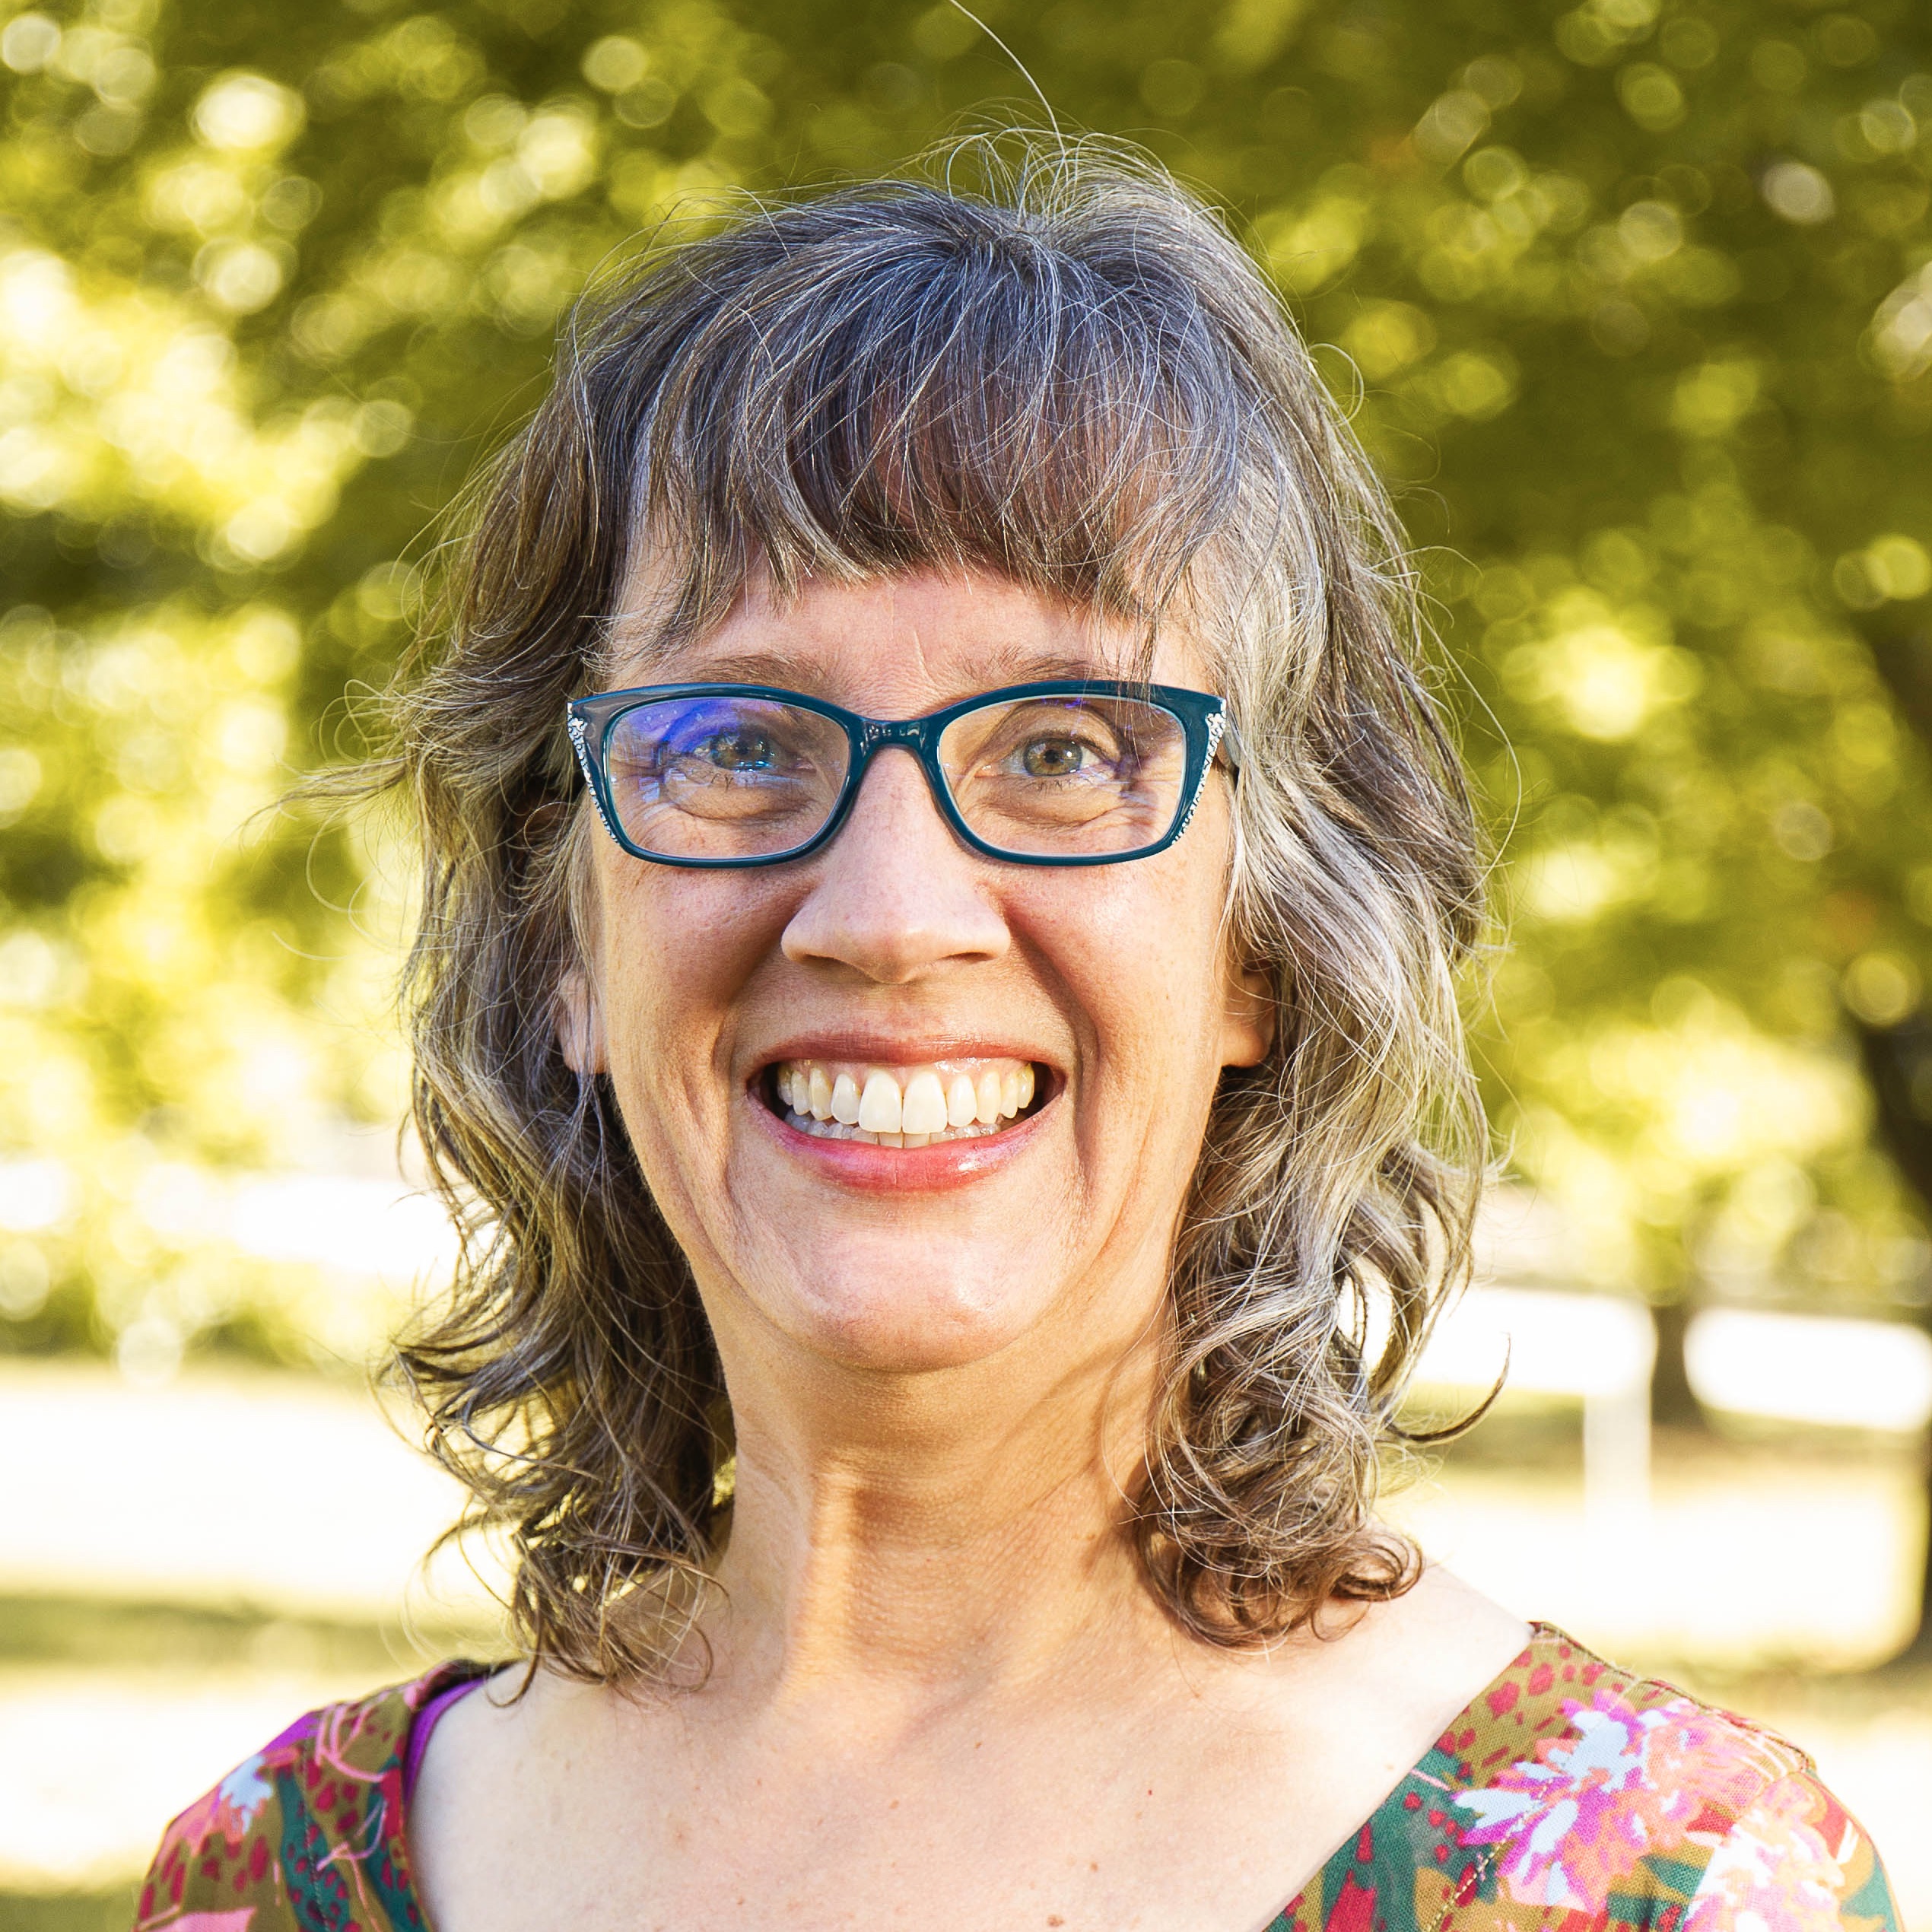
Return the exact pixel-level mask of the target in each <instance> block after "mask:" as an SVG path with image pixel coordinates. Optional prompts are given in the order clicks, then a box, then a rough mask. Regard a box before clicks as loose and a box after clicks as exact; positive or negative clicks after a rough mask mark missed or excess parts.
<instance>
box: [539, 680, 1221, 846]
mask: <svg viewBox="0 0 1932 1932" xmlns="http://www.w3.org/2000/svg"><path fill="white" fill-rule="evenodd" d="M679 697H762V698H768V699H771V701H774V703H777V704H790V705H795V706H796V707H798V708H799V710H805V711H812V712H815V713H817V714H818V716H819V717H822V718H828V719H830V720H831V721H832V723H834V724H836V725H837V726H840V728H841V729H843V730H844V732H845V737H846V742H847V745H848V747H849V748H850V762H849V764H847V767H846V773H845V782H844V785H843V786H842V787H841V788H840V792H839V795H838V798H837V802H835V803H834V806H833V807H832V809H831V812H830V814H829V815H828V816H827V818H826V820H825V824H824V825H821V827H820V828H819V829H818V831H816V832H815V833H814V834H812V837H810V838H809V839H807V840H806V841H805V842H804V844H802V845H794V846H792V847H790V848H789V849H787V850H785V851H783V852H764V853H757V854H755V855H754V856H751V857H748V858H742V859H678V858H673V857H672V856H669V854H667V853H662V852H652V851H649V850H646V848H645V847H643V846H640V845H639V844H637V843H636V842H635V841H634V840H632V839H631V838H629V837H627V836H626V835H625V833H624V828H623V827H622V825H621V824H620V823H619V821H618V815H617V811H616V807H615V803H614V802H613V800H612V797H611V793H610V781H609V776H608V774H607V772H606V771H605V748H606V747H607V746H608V745H609V742H610V736H611V732H612V730H613V729H615V726H616V724H617V723H618V720H619V719H620V718H621V717H623V716H624V713H626V712H627V711H631V710H636V709H637V708H638V707H640V706H642V705H645V704H656V703H659V702H660V701H663V700H665V699H667V698H679ZM1028 697H1121V698H1130V699H1135V700H1138V701H1140V702H1142V703H1145V704H1156V705H1158V706H1159V707H1161V710H1165V711H1167V712H1169V713H1171V714H1172V715H1173V716H1174V717H1177V718H1178V719H1179V720H1180V723H1181V728H1182V729H1183V730H1184V732H1185V733H1186V735H1187V766H1186V769H1185V771H1184V774H1183V775H1182V779H1181V786H1180V803H1179V805H1178V806H1177V809H1176V810H1175V812H1174V823H1173V824H1172V825H1170V826H1169V827H1168V830H1167V831H1166V832H1165V834H1164V835H1163V836H1162V837H1160V838H1158V839H1157V840H1155V841H1154V843H1153V844H1151V845H1137V846H1135V847H1133V848H1132V849H1131V850H1128V851H1126V852H1087V853H1072V854H1069V856H1066V857H1064V858H1060V857H1057V856H1053V854H1051V853H1040V852H1009V851H1008V850H1006V848H1005V847H1003V846H997V845H993V844H988V842H987V840H984V839H983V838H981V837H980V836H979V835H978V834H977V833H976V832H975V831H974V830H973V828H971V826H970V825H968V824H967V822H966V821H965V819H964V818H963V817H962V816H961V814H960V811H959V808H958V806H956V805H955V803H954V802H953V797H952V789H951V787H950V786H949V785H948V784H947V783H946V777H945V771H943V770H942V768H941V767H940V764H939V739H940V736H941V734H942V732H944V731H945V729H946V727H947V726H949V725H950V724H951V723H952V722H953V721H954V720H955V719H957V718H961V717H964V716H965V715H966V714H967V713H968V712H969V711H977V710H981V709H982V708H983V707H985V706H987V705H988V704H998V703H999V702H1001V701H1004V700H1008V699H1020V698H1028ZM568 718H569V730H570V744H571V746H572V748H574V750H575V752H576V753H577V764H578V766H579V767H580V770H581V771H582V772H583V779H584V783H585V784H586V786H589V791H590V797H591V802H592V803H593V805H594V806H596V812H597V816H598V818H599V819H600V820H602V823H603V827H604V829H605V831H607V832H608V833H609V834H610V835H611V837H612V839H614V840H615V841H616V842H617V844H618V846H620V847H621V848H622V849H623V850H624V851H626V852H628V853H629V854H630V855H631V857H632V858H634V859H642V860H645V861H647V863H650V864H651V865H654V866H680V867H682V868H685V869H688V870H691V871H694V872H735V871H739V870H741V869H744V868H745V867H747V866H777V865H783V864H786V863H788V862H789V861H790V860H794V859H806V858H809V857H810V856H812V853H815V852H817V851H818V850H821V848H822V847H825V846H826V845H828V844H830V843H831V840H833V839H834V838H835V837H837V835H838V832H839V828H840V827H841V826H842V825H844V823H845V821H846V819H847V817H848V816H850V813H851V810H852V802H853V799H856V797H857V796H859V787H860V786H861V785H862V784H863V783H864V782H865V777H866V771H867V770H868V768H869V767H870V765H871V764H872V760H873V759H874V758H876V757H877V756H878V755H879V753H880V752H883V751H885V750H887V749H888V748H890V747H892V746H895V745H896V746H898V747H899V748H901V749H902V750H904V751H907V752H911V753H912V755H914V758H917V760H918V761H919V764H920V769H921V770H922V771H923V772H924V773H925V774H926V786H927V789H928V790H929V791H930V792H931V793H932V794H933V802H934V803H935V804H936V805H937V806H939V811H940V814H941V815H942V817H943V818H945V821H946V823H947V824H948V825H950V826H951V827H952V829H953V831H954V832H955V834H957V835H958V837H959V838H960V840H961V841H962V842H963V843H964V844H966V845H967V846H968V847H971V850H974V851H975V852H977V853H980V854H981V855H982V856H984V857H986V858H988V859H996V860H999V861H1000V862H1001V863H1003V864H1005V865H1012V866H1117V865H1120V864H1121V863H1123V862H1125V861H1126V860H1130V859H1151V858H1152V857H1153V856H1154V855H1155V853H1158V852H1165V850H1167V849H1168V847H1169V846H1171V844H1174V841H1175V840H1177V838H1179V837H1180V835H1181V834H1182V833H1183V832H1184V831H1187V827H1188V825H1189V823H1190V821H1191V820H1192V819H1193V816H1194V812H1195V809H1196V807H1197V806H1199V805H1200V802H1201V793H1202V791H1203V789H1204V788H1205V786H1206V783H1207V774H1208V772H1209V768H1210V767H1212V764H1213V763H1214V761H1215V755H1216V754H1217V753H1219V752H1223V751H1225V753H1226V755H1227V763H1228V771H1229V773H1230V774H1231V775H1233V776H1238V775H1239V774H1240V771H1241V764H1240V759H1239V753H1238V748H1237V741H1236V739H1235V729H1234V726H1233V724H1232V723H1231V721H1230V720H1229V718H1228V713H1227V707H1225V705H1224V704H1222V701H1221V700H1220V699H1219V698H1218V697H1211V696H1210V695H1209V694H1208V693H1206V691H1186V690H1183V689H1181V688H1179V687H1178V686H1176V685H1149V684H1137V683H1126V682H1120V681H1119V680H1117V679H1114V678H1045V679H1043V680H1041V681H1040V682H1035V683H1033V684H1024V685H1001V686H999V688H997V689H996V690H993V691H980V692H979V693H978V694H977V695H975V696H974V697H968V698H964V699H962V700H961V701H960V702H959V703H958V704H949V705H948V706H947V707H945V710H942V711H930V712H928V713H926V716H925V717H923V718H899V719H894V718H868V717H863V716H861V715H860V713H858V712H856V711H848V710H846V709H845V708H844V706H842V705H838V704H828V703H827V702H826V701H825V699H823V698H821V697H807V696H806V694H804V693H803V692H802V691H783V690H780V688H778V687H777V686H776V685H738V684H681V685H639V686H637V687H636V688H634V689H631V690H629V691H599V692H597V693H596V694H594V695H593V696H591V697H574V698H572V699H571V700H570V707H569V713H568Z"/></svg>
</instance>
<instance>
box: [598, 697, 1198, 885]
mask: <svg viewBox="0 0 1932 1932" xmlns="http://www.w3.org/2000/svg"><path fill="white" fill-rule="evenodd" d="M850 764H851V747H850V742H849V741H848V739H847V736H846V734H845V732H844V728H843V727H842V726H840V725H839V724H838V723H837V722H835V721H834V720H832V719H831V718H828V717H823V716H821V714H820V713H818V712H816V711H809V710H805V709H803V708H802V707H800V706H797V705H793V704H785V703H784V702H783V701H781V700H779V699H775V698H767V697H737V696H731V695H727V694H718V693H707V694H704V695H701V696H693V697H669V698H659V699H656V700H653V701H650V702H649V703H647V704H639V705H637V706H635V707H633V708H632V709H631V710H628V711H625V712H624V713H621V715H620V717H618V720H617V721H616V723H615V725H614V726H612V729H611V732H610V735H609V738H608V739H607V740H606V742H605V750H604V765H605V775H606V777H607V780H608V782H609V788H610V794H611V801H612V807H613V809H615V812H616V815H617V818H618V824H619V825H621V828H622V829H623V831H624V835H625V837H628V839H629V840H631V843H632V844H634V845H635V846H637V847H639V848H640V850H643V851H646V852H649V853H654V854H656V855H657V856H659V857H662V858H665V859H669V860H694V859H695V860H705V859H710V860H733V859H736V860H743V859H764V858H776V857H779V856H783V854H784V853H787V852H792V851H796V850H797V849H798V848H799V847H801V846H803V845H806V844H809V843H810V841H811V840H812V839H813V838H814V837H816V836H817V834H818V833H819V832H821V831H823V830H824V828H825V824H826V821H828V819H829V818H831V815H832V814H833V813H834V812H835V811H837V809H838V802H839V798H840V793H842V791H843V790H844V785H845V780H846V775H847V772H848V771H849V770H850ZM939 765H940V769H941V771H942V774H943V777H944V780H945V786H946V789H947V790H948V792H949V794H950V795H951V796H952V801H953V805H954V807H955V809H956V810H957V811H958V814H959V816H960V818H961V820H962V821H964V823H965V825H967V826H968V828H969V829H970V830H971V831H972V833H973V834H974V837H977V838H979V839H980V840H983V841H984V842H985V843H986V844H987V845H989V846H991V847H994V848H995V849H996V850H999V851H1001V852H1009V853H1013V854H1014V855H1015V856H1023V857H1028V858H1046V859H1051V858H1085V857H1092V856H1103V855H1111V854H1114V853H1126V852H1135V851H1138V850H1141V849H1142V847H1147V846H1151V845H1157V844H1159V843H1160V841H1161V840H1162V839H1163V838H1165V837H1166V836H1167V834H1168V832H1169V831H1171V829H1172V828H1173V826H1174V821H1175V820H1176V818H1177V817H1178V816H1179V815H1180V809H1181V806H1182V804H1183V802H1184V800H1183V798H1182V791H1183V788H1184V784H1185V782H1186V777H1187V728H1186V726H1184V724H1183V723H1182V722H1181V720H1180V719H1179V718H1177V717H1175V716H1174V714H1173V713H1171V712H1170V711H1168V710H1164V709H1162V708H1161V707H1160V706H1159V705H1158V704H1149V703H1146V702H1145V701H1142V700H1139V699H1137V698H1126V697H1104V696H1092V697H1077V696H1053V697H1028V698H1018V699H1012V698H1008V699H999V700H996V701H993V702H992V703H990V704H983V705H981V706H980V707H977V708H976V709H975V710H971V711H968V712H965V713H962V714H961V716H960V717H958V718H955V720H953V721H952V723H950V724H949V725H948V726H946V728H945V731H944V732H943V733H942V735H941V737H940V739H939Z"/></svg>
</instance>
